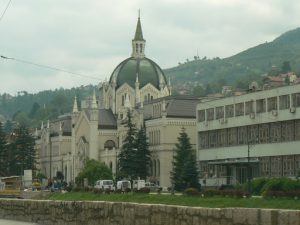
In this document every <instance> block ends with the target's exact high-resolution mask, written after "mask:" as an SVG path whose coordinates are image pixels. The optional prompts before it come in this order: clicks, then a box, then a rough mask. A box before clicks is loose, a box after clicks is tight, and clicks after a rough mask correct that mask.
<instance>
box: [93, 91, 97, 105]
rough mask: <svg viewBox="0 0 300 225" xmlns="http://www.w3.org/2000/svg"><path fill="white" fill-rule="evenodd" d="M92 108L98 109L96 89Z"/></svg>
mask: <svg viewBox="0 0 300 225" xmlns="http://www.w3.org/2000/svg"><path fill="white" fill-rule="evenodd" d="M92 109H97V101H96V92H95V89H94V93H93V100H92Z"/></svg>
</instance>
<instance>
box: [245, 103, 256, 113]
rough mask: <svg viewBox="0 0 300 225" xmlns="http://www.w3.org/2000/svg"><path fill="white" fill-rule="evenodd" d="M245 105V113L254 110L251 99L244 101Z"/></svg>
mask: <svg viewBox="0 0 300 225" xmlns="http://www.w3.org/2000/svg"><path fill="white" fill-rule="evenodd" d="M245 107H246V110H245V115H249V114H250V113H253V112H254V110H253V101H249V102H246V103H245Z"/></svg>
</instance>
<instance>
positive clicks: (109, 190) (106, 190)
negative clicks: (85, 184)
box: [104, 188, 113, 195]
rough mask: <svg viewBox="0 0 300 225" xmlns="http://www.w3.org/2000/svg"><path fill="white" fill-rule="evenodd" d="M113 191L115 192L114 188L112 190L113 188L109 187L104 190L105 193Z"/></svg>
mask: <svg viewBox="0 0 300 225" xmlns="http://www.w3.org/2000/svg"><path fill="white" fill-rule="evenodd" d="M111 192H113V190H111V189H109V188H106V189H105V190H104V193H105V194H108V195H109V194H110V193H111Z"/></svg>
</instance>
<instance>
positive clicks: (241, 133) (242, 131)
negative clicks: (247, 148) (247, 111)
mask: <svg viewBox="0 0 300 225" xmlns="http://www.w3.org/2000/svg"><path fill="white" fill-rule="evenodd" d="M247 142H248V140H247V127H239V128H238V144H239V145H243V144H247Z"/></svg>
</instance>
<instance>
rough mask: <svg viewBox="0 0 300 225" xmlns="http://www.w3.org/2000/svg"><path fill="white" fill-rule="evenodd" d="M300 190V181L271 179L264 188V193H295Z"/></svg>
mask: <svg viewBox="0 0 300 225" xmlns="http://www.w3.org/2000/svg"><path fill="white" fill-rule="evenodd" d="M298 189H300V181H299V180H292V179H290V178H286V177H281V178H271V179H268V180H267V182H266V183H265V185H264V186H263V188H262V190H261V191H262V192H268V191H285V192H287V191H294V190H298Z"/></svg>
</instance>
